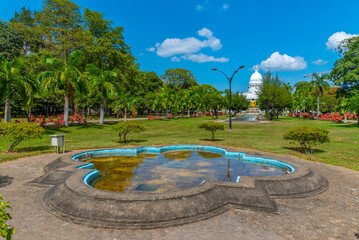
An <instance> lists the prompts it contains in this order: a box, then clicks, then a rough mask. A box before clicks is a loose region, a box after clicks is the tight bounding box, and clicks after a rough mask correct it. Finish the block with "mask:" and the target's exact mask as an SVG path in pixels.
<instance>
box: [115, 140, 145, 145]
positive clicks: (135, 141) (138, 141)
mask: <svg viewBox="0 0 359 240" xmlns="http://www.w3.org/2000/svg"><path fill="white" fill-rule="evenodd" d="M142 142H148V140H143V139H133V140H132V139H130V140H126V142H123V140H122V141H121V142H120V141H119V140H118V139H117V141H116V143H120V144H129V143H142Z"/></svg>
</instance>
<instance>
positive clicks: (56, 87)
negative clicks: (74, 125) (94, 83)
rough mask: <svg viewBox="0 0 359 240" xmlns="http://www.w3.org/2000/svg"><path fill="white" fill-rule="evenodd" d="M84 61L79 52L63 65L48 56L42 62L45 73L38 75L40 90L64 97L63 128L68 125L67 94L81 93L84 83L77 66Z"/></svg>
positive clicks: (56, 59)
mask: <svg viewBox="0 0 359 240" xmlns="http://www.w3.org/2000/svg"><path fill="white" fill-rule="evenodd" d="M83 59H84V55H83V53H82V52H81V51H75V52H73V53H72V54H71V55H70V56H69V57H68V58H67V59H66V62H65V63H63V62H62V60H60V59H58V58H54V57H51V56H49V55H46V56H44V59H43V60H44V62H45V64H46V65H47V69H48V70H46V71H44V72H42V73H40V74H39V77H38V80H39V82H41V86H40V87H41V89H42V90H46V91H48V92H49V93H55V94H58V93H61V94H64V95H65V99H64V121H65V126H68V125H69V92H70V91H73V90H77V91H78V92H81V91H83V89H84V82H83V81H82V79H81V72H80V71H79V70H78V67H79V65H80V64H81V62H82V61H83Z"/></svg>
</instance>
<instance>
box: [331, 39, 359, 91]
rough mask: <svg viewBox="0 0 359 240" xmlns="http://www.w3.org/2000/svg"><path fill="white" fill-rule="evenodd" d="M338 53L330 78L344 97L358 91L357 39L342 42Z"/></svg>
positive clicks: (358, 49) (358, 56) (358, 42)
mask: <svg viewBox="0 0 359 240" xmlns="http://www.w3.org/2000/svg"><path fill="white" fill-rule="evenodd" d="M339 52H340V54H341V58H340V59H339V60H337V61H336V62H335V63H334V67H333V69H332V72H331V73H330V77H331V78H332V80H333V82H334V84H336V85H338V86H339V87H340V92H341V93H342V94H343V95H345V94H348V93H349V92H350V91H351V90H352V89H359V68H358V66H359V54H358V52H359V37H354V38H350V39H346V40H343V41H342V42H341V44H340V46H339Z"/></svg>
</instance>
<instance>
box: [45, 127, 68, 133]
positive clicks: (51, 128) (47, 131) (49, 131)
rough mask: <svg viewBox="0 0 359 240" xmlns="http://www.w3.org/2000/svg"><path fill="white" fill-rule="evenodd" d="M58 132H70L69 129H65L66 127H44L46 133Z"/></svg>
mask: <svg viewBox="0 0 359 240" xmlns="http://www.w3.org/2000/svg"><path fill="white" fill-rule="evenodd" d="M58 132H61V133H68V132H70V131H69V130H66V128H57V127H53V126H51V127H46V133H49V134H55V133H58Z"/></svg>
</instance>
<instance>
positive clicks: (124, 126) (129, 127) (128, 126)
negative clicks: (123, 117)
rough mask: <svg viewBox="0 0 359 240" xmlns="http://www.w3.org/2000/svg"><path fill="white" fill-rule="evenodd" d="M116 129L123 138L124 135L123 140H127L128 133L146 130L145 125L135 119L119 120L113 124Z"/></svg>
mask: <svg viewBox="0 0 359 240" xmlns="http://www.w3.org/2000/svg"><path fill="white" fill-rule="evenodd" d="M113 128H114V130H115V131H116V132H118V136H119V137H120V142H121V138H122V136H123V142H126V136H127V134H128V133H139V132H143V131H145V127H144V126H143V125H142V124H140V123H138V122H135V121H124V122H119V123H117V124H115V125H114V126H113Z"/></svg>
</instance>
